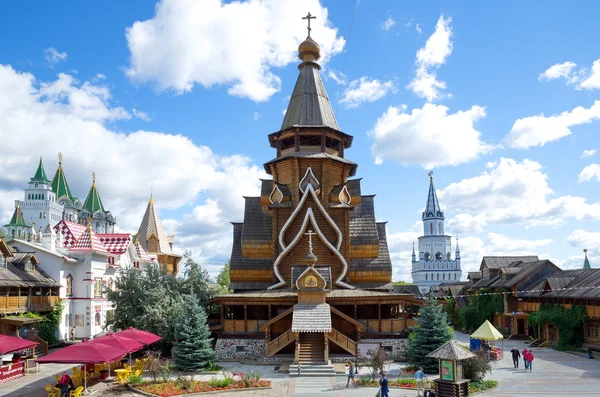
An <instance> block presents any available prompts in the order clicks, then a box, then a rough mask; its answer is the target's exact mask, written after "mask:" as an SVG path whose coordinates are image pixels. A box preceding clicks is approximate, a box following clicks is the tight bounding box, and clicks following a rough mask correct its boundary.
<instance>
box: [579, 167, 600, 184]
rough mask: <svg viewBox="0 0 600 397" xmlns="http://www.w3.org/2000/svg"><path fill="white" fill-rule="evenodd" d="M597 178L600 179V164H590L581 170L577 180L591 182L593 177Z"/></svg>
mask: <svg viewBox="0 0 600 397" xmlns="http://www.w3.org/2000/svg"><path fill="white" fill-rule="evenodd" d="M594 178H595V179H596V180H597V181H600V165H598V164H595V163H594V164H590V165H588V166H587V167H585V168H584V169H582V170H581V172H580V173H579V176H578V178H577V182H579V183H581V182H589V181H591V180H592V179H594Z"/></svg>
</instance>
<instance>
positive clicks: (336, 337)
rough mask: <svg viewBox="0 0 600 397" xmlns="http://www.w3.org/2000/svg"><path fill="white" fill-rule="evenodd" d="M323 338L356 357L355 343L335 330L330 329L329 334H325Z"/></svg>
mask: <svg viewBox="0 0 600 397" xmlns="http://www.w3.org/2000/svg"><path fill="white" fill-rule="evenodd" d="M325 336H327V339H329V340H330V341H332V342H333V343H335V344H336V345H338V346H339V347H341V348H342V349H344V350H346V351H347V352H349V353H350V354H352V355H353V356H355V355H356V342H355V341H353V340H352V339H350V338H348V337H347V336H346V335H344V334H342V333H341V332H339V331H338V330H337V329H332V330H331V332H327V333H326V334H325Z"/></svg>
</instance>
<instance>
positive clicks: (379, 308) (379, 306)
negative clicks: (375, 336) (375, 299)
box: [377, 302, 381, 333]
mask: <svg viewBox="0 0 600 397" xmlns="http://www.w3.org/2000/svg"><path fill="white" fill-rule="evenodd" d="M377 312H378V314H379V315H378V318H379V333H381V302H379V303H377Z"/></svg>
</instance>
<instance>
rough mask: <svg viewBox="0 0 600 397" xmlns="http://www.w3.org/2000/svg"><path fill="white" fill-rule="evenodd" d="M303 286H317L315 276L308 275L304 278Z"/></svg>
mask: <svg viewBox="0 0 600 397" xmlns="http://www.w3.org/2000/svg"><path fill="white" fill-rule="evenodd" d="M304 286H305V287H308V288H314V287H316V286H317V278H316V277H315V276H308V277H306V278H305V279H304Z"/></svg>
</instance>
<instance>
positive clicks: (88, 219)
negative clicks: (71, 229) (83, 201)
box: [87, 216, 92, 229]
mask: <svg viewBox="0 0 600 397" xmlns="http://www.w3.org/2000/svg"><path fill="white" fill-rule="evenodd" d="M87 221H88V224H87V227H88V229H90V228H91V227H92V217H91V216H88V218H87Z"/></svg>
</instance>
